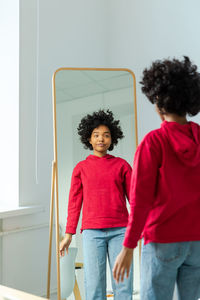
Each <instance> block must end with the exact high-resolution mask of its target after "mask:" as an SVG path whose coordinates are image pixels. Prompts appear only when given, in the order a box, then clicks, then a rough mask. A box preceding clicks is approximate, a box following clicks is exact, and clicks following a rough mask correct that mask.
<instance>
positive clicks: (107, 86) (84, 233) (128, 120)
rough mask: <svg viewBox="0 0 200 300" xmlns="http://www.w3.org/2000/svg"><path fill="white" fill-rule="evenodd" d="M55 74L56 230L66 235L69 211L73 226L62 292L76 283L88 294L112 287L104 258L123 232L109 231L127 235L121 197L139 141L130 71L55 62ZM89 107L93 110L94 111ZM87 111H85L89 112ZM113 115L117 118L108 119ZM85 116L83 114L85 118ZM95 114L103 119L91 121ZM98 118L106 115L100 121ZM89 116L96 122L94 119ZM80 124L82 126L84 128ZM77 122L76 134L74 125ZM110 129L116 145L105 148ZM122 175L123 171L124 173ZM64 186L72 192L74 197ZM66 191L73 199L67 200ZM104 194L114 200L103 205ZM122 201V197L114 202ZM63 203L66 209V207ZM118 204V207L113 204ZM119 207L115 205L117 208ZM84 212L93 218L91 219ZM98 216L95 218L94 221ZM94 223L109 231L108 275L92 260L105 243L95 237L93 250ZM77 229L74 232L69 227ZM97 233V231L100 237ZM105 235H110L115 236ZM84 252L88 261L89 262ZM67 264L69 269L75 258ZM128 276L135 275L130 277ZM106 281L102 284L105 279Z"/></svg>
mask: <svg viewBox="0 0 200 300" xmlns="http://www.w3.org/2000/svg"><path fill="white" fill-rule="evenodd" d="M54 78H55V99H54V100H55V106H56V107H55V111H56V128H57V130H56V134H57V144H56V147H57V174H58V177H57V178H58V200H59V238H60V240H62V239H63V238H64V237H66V220H67V218H68V227H67V232H68V233H71V234H73V235H72V241H71V243H70V247H69V251H68V255H64V257H61V258H60V278H61V298H62V299H63V298H66V297H68V299H73V298H70V297H72V296H70V293H71V292H72V290H73V289H74V294H76V295H75V296H76V299H85V292H86V290H87V293H99V291H95V290H98V288H99V287H100V290H101V289H103V290H105V289H106V294H109V295H112V294H113V292H114V290H115V289H116V286H115V284H114V282H113V280H112V279H111V272H110V270H109V265H110V267H111V269H112V257H113V260H114V258H115V257H116V255H117V253H112V251H114V250H115V251H117V247H119V251H120V249H121V248H120V247H121V245H122V241H123V238H121V240H120V242H119V241H115V239H114V236H117V238H118V239H119V237H120V236H123V235H124V231H125V223H126V217H127V216H126V209H125V206H126V204H127V203H128V201H127V199H126V198H127V194H128V191H127V190H128V181H129V176H130V174H129V173H130V172H129V171H130V169H129V168H131V167H130V165H132V160H133V156H134V152H135V149H136V145H137V120H136V109H135V108H136V102H135V101H136V99H135V81H134V80H135V79H134V75H133V73H132V72H130V71H128V70H111V69H108V70H105V69H99V70H97V69H95V70H94V69H76V70H75V69H73V70H72V69H59V70H57V72H56V74H55V77H54ZM94 112H95V113H96V114H95V115H94ZM88 115H89V116H90V117H89V118H88ZM102 115H103V117H102ZM112 117H113V118H114V120H110V118H111V119H112ZM83 118H85V119H84V122H83ZM98 118H99V119H100V121H99V122H97V123H95V122H96V119H98ZM102 118H103V120H104V121H105V123H104V121H102ZM88 120H90V122H89V121H88ZM91 120H92V121H91ZM116 120H119V124H118V125H115V126H113V124H114V121H116ZM81 122H82V123H81ZM88 122H89V123H90V124H89V123H88ZM81 124H82V125H81ZM85 124H86V125H87V126H88V127H87V128H88V135H87V130H83V128H84V125H85ZM88 124H89V125H88ZM94 124H97V126H96V125H94ZM80 126H82V133H81V134H80V132H81V130H80ZM92 126H93V127H92ZM112 126H113V127H112ZM119 126H120V127H119ZM78 127H79V134H78V131H77V128H78ZM119 128H121V130H122V132H123V135H124V138H122V139H121V137H120V135H119V134H118V135H117V134H116V132H117V130H119ZM83 135H84V136H85V138H86V139H89V143H90V145H91V147H89V148H90V149H88V148H87V149H85V148H86V147H84V146H86V144H83V143H82V142H81V138H83ZM114 135H116V139H117V145H114V149H113V150H112V151H109V149H110V148H112V147H110V144H111V143H112V140H113V139H114ZM95 147H96V148H95ZM119 157H120V159H119ZM86 158H87V159H86ZM80 162H81V163H80ZM77 166H79V167H77ZM72 174H73V175H72ZM122 174H123V175H122ZM84 176H85V177H84ZM122 177H123V179H121V178H122ZM88 182H89V183H88ZM78 185H79V186H78ZM70 186H71V188H70ZM106 189H107V190H106ZM106 192H107V194H106ZM81 193H82V194H81ZM69 194H71V196H70V197H71V198H70V197H69ZM110 194H112V196H111V195H110ZM91 195H92V196H91ZM106 195H107V197H106ZM84 197H85V199H84ZM88 197H89V198H90V197H92V198H94V199H95V200H94V202H92V203H93V208H91V207H90V206H87V205H86V204H87V202H86V201H87V200H86V198H88ZM75 198H76V199H77V198H79V201H80V203H81V205H79V207H78V208H76V207H73V205H75V206H76V205H77V202H76V201H75V200H74V199H75ZM69 199H71V200H70V201H71V203H70V205H69ZM80 199H81V200H80ZM117 199H118V200H117ZM99 200H100V201H99ZM98 201H99V202H98ZM106 201H110V203H112V206H109V205H107V209H106V204H105V203H106ZM112 201H115V202H112ZM117 201H118V202H117ZM120 201H121V204H120V205H119V202H120ZM126 202H127V203H126ZM84 203H85V208H84ZM90 203H91V201H90ZM82 204H83V205H82ZM68 205H69V210H67V207H68ZM115 205H116V207H114V206H115ZM127 206H128V205H127ZM80 208H81V209H82V210H83V218H82V210H81V213H80V218H79V222H78V224H77V228H76V229H75V230H74V228H73V229H72V227H73V226H75V227H76V220H75V219H77V216H78V215H79V213H77V209H80ZM117 209H118V210H119V212H117V213H116V211H117ZM69 214H71V215H69ZM112 215H113V219H112ZM108 216H109V217H108ZM86 218H88V219H89V218H90V220H88V223H87V221H86ZM95 222H96V225H94V223H95ZM86 223H87V224H86ZM84 224H86V225H84ZM70 228H71V230H70ZM83 229H84V230H83ZM97 229H99V232H98V234H99V233H100V234H103V235H104V237H103V239H104V240H105V236H108V235H110V236H109V238H107V249H106V248H105V249H104V248H103V249H104V250H103V251H104V252H106V253H107V257H108V259H107V267H106V261H104V262H103V269H105V276H106V277H107V279H106V277H105V278H103V279H102V278H98V276H97V274H98V272H100V274H101V275H102V274H103V273H102V272H103V271H102V270H100V269H98V268H97V264H98V261H99V259H102V257H103V256H104V254H105V253H104V252H103V251H102V247H104V246H105V245H104V246H102V245H100V248H101V251H100V252H98V253H97V249H95V248H92V245H93V244H92V243H91V244H90V243H89V241H90V240H91V239H92V235H94V237H93V238H94V239H96V238H97V237H96V235H95V234H96V232H95V230H97ZM108 229H109V230H108ZM70 231H71V232H70ZM75 232H76V234H74V233H75ZM101 238H102V237H99V236H98V239H99V240H101ZM83 239H84V243H83ZM108 241H111V242H113V244H112V243H111V242H110V243H109V242H108ZM83 245H84V246H83ZM108 245H109V246H108ZM64 248H65V247H64ZM64 248H63V249H64ZM67 248H68V247H67ZM83 248H84V255H83ZM97 248H98V247H97ZM95 251H96V253H95ZM109 251H110V252H109ZM115 251H114V252H115ZM75 252H77V253H75ZM85 253H87V255H85ZM114 256H115V257H114ZM69 257H71V259H69ZM94 257H95V259H96V261H95V260H93V263H92V262H91V261H92V260H91V258H94ZM67 259H68V260H70V261H73V260H74V261H75V262H76V268H77V270H76V272H75V275H76V280H75V281H74V282H75V283H74V282H73V280H72V290H71V291H68V292H66V285H67V281H69V280H67V279H69V278H70V271H69V267H67V262H66V260H67ZM87 259H88V260H89V261H90V262H89V263H88V262H87ZM84 260H85V261H84ZM84 264H85V265H84ZM63 265H65V267H64V266H63ZM71 268H72V269H74V265H73V266H72V267H71ZM83 268H84V270H83ZM98 270H99V271H98ZM84 271H85V274H84ZM71 274H72V273H71ZM91 274H93V276H92V275H91ZM100 277H101V276H100ZM65 278H66V279H65ZM88 278H89V279H88ZM84 279H86V281H87V283H86V284H85V286H87V288H85V286H84ZM94 279H95V280H94ZM98 280H99V281H98ZM131 280H132V281H133V279H131ZM129 281H130V280H129ZM100 282H101V283H100ZM65 283H66V285H65ZM132 283H133V282H131V283H130V282H127V283H126V284H127V287H126V289H127V291H129V294H130V290H131V285H132ZM103 285H106V287H104V286H103ZM102 286H103V287H102ZM118 289H119V287H118ZM121 289H122V288H121ZM67 293H68V294H67ZM131 293H132V292H131ZM127 295H128V294H127ZM127 295H126V298H127V299H129V298H130V297H131V296H130V297H129V296H127ZM124 296H125V295H124ZM78 297H81V298H78ZM122 297H123V296H122ZM128 297H129V298H128ZM102 299H103V298H102ZM111 299H112V298H111ZM130 299H131V298H130Z"/></svg>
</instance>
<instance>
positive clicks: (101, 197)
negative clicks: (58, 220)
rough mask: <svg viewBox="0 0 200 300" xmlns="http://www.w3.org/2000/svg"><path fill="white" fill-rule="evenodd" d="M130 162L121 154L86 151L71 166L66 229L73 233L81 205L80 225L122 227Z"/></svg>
mask: <svg viewBox="0 0 200 300" xmlns="http://www.w3.org/2000/svg"><path fill="white" fill-rule="evenodd" d="M130 180H131V166H130V165H129V164H128V163H127V162H126V161H125V160H124V159H122V158H119V157H114V156H112V155H109V154H106V155H105V156H103V157H98V156H95V155H89V156H88V157H87V158H86V159H85V160H83V161H81V162H79V163H78V164H77V165H76V167H75V168H74V170H73V174H72V179H71V187H70V193H69V203H68V217H67V225H66V231H65V232H66V233H72V234H75V233H76V227H77V224H78V220H79V216H80V211H81V208H82V206H83V213H82V226H81V230H83V229H89V228H90V229H92V228H93V229H94V228H112V227H125V226H126V225H127V222H128V211H127V207H126V197H127V198H129V190H130Z"/></svg>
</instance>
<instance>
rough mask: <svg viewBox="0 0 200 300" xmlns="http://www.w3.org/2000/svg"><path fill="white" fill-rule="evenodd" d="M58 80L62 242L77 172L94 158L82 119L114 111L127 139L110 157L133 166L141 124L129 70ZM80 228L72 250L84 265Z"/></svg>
mask: <svg viewBox="0 0 200 300" xmlns="http://www.w3.org/2000/svg"><path fill="white" fill-rule="evenodd" d="M54 80H55V83H54V84H55V94H54V95H55V99H54V100H55V106H56V108H55V111H56V128H57V130H56V132H57V166H58V200H59V228H60V238H61V237H62V236H64V235H65V226H66V217H67V205H68V195H69V188H70V182H71V175H72V171H73V168H74V167H75V165H76V164H77V163H78V162H79V161H81V160H84V159H85V158H86V157H87V156H88V155H89V154H92V151H90V150H85V149H84V147H83V145H82V143H81V142H80V139H79V136H78V134H77V127H78V124H79V123H80V121H81V119H82V117H84V116H86V115H87V114H91V113H93V112H94V111H97V110H99V109H109V110H111V111H112V112H113V114H114V117H115V119H118V120H120V125H121V128H122V131H123V133H124V138H123V139H122V140H120V141H119V143H118V145H117V146H115V148H114V150H113V151H110V152H108V153H109V154H112V155H114V156H119V157H122V158H124V159H126V160H127V161H128V162H129V163H130V165H132V162H133V156H134V152H135V150H136V145H137V128H136V127H137V120H136V110H135V107H136V102H135V101H136V99H135V98H134V97H135V90H134V89H135V81H134V75H133V73H132V72H130V71H128V70H123V69H122V70H121V69H120V70H119V69H118V70H113V69H75V70H74V69H73V70H72V69H67V68H66V69H65V68H61V69H59V70H57V71H56V73H55V76H54ZM80 226H81V217H80V220H79V224H78V228H77V233H76V235H75V236H73V241H72V244H71V246H72V247H77V248H78V253H77V257H76V262H83V254H82V237H81V233H80ZM108 272H109V271H108ZM60 276H62V274H61V275H60ZM107 278H108V279H107V281H108V282H107V286H108V289H109V290H111V289H112V288H111V281H110V277H109V275H108V276H107ZM77 279H78V284H79V289H80V291H81V295H82V297H83V299H84V288H83V271H82V270H80V271H77Z"/></svg>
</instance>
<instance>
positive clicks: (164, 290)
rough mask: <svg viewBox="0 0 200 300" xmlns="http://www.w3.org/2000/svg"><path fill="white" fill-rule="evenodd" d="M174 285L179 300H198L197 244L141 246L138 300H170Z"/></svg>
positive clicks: (199, 246)
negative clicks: (139, 294) (139, 296)
mask: <svg viewBox="0 0 200 300" xmlns="http://www.w3.org/2000/svg"><path fill="white" fill-rule="evenodd" d="M175 283H177V289H178V299H179V300H197V299H198V298H200V241H196V242H179V243H167V244H161V243H149V244H147V245H143V246H142V261H141V299H142V300H172V299H173V291H174V286H175Z"/></svg>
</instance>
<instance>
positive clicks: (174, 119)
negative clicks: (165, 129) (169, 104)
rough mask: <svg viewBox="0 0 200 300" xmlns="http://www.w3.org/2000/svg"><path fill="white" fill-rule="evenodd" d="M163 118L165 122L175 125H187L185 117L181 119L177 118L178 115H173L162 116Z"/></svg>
mask: <svg viewBox="0 0 200 300" xmlns="http://www.w3.org/2000/svg"><path fill="white" fill-rule="evenodd" d="M163 118H164V120H165V121H167V122H176V123H179V124H181V125H184V124H187V123H188V121H187V119H186V116H183V117H181V116H178V115H175V114H164V115H163Z"/></svg>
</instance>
